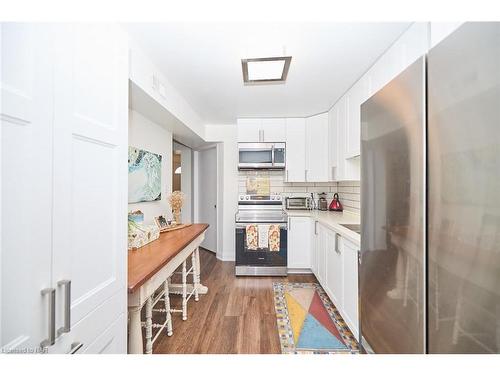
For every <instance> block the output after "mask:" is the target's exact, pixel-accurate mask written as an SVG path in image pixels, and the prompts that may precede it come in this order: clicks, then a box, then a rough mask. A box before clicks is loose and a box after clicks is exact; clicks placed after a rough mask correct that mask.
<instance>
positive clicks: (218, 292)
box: [153, 250, 316, 354]
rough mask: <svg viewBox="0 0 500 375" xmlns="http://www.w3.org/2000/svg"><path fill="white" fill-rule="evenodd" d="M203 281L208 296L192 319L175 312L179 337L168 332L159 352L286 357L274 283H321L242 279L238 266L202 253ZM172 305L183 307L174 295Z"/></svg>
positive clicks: (191, 310) (192, 306)
mask: <svg viewBox="0 0 500 375" xmlns="http://www.w3.org/2000/svg"><path fill="white" fill-rule="evenodd" d="M200 260H201V281H202V283H203V284H204V285H206V286H208V294H207V295H202V296H200V300H199V301H198V302H195V301H194V299H192V300H190V301H189V304H188V320H187V321H182V319H181V316H180V314H178V313H177V314H174V316H173V326H174V334H173V336H171V337H168V336H167V335H166V334H164V333H162V334H161V336H160V337H159V338H158V340H157V341H156V342H155V344H154V348H153V352H154V353H157V354H160V353H164V354H166V353H262V354H267V353H270V354H273V353H281V350H280V343H279V338H278V331H277V326H276V315H275V312H274V301H273V289H272V283H273V281H284V280H288V281H292V282H316V278H315V277H314V276H313V275H291V276H288V277H241V276H239V277H236V276H235V275H234V262H221V261H219V260H217V259H216V257H215V255H214V254H213V253H211V252H209V251H206V250H200ZM171 300H172V304H173V305H172V307H173V308H177V307H179V306H180V298H179V297H177V296H173V297H172V298H171Z"/></svg>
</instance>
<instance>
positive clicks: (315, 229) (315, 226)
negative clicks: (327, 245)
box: [314, 221, 318, 234]
mask: <svg viewBox="0 0 500 375" xmlns="http://www.w3.org/2000/svg"><path fill="white" fill-rule="evenodd" d="M314 234H318V222H317V221H315V222H314Z"/></svg>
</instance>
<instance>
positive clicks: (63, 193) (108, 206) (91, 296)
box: [0, 24, 128, 353]
mask: <svg viewBox="0 0 500 375" xmlns="http://www.w3.org/2000/svg"><path fill="white" fill-rule="evenodd" d="M2 58H3V61H2V62H3V66H2V116H1V117H2V181H4V183H3V190H2V202H3V203H4V205H3V206H2V217H8V218H9V221H8V222H7V221H3V222H2V233H3V236H2V254H1V259H2V268H3V270H7V272H5V273H4V272H2V275H1V277H2V279H1V287H2V290H1V294H0V298H1V300H0V306H1V322H2V325H1V326H0V329H1V331H2V332H1V333H2V334H1V342H0V346H1V347H2V348H4V349H8V350H15V349H16V348H25V349H33V350H36V349H37V348H39V347H40V346H41V341H42V340H44V339H47V338H48V337H49V333H53V335H54V337H55V340H54V341H55V342H54V344H48V345H47V351H48V352H49V353H67V352H69V351H70V350H71V347H72V345H73V344H75V343H77V342H79V343H81V344H83V345H82V348H81V349H82V351H83V348H84V347H85V346H87V345H89V344H90V343H91V342H93V341H95V340H96V338H97V337H98V336H99V335H100V334H102V333H103V332H104V331H105V330H106V329H107V328H108V327H109V325H111V324H112V323H113V322H114V321H116V320H117V319H118V317H119V315H120V313H121V314H123V313H125V307H126V300H125V299H126V256H127V243H126V241H127V240H126V238H127V229H126V224H125V223H126V220H127V149H128V138H127V132H128V118H127V116H128V44H127V38H126V35H125V34H124V32H123V31H122V30H120V29H119V28H118V27H116V26H114V25H109V24H91V25H85V24H58V25H36V26H33V25H29V24H12V25H6V24H3V25H2ZM19 171H23V173H20V172H19ZM10 181H11V182H10ZM25 189H29V191H27V190H25ZM6 194H7V195H6ZM18 215H19V218H18V219H16V217H18ZM20 223H22V225H21V224H20ZM27 228H29V230H28V232H26V229H27ZM21 229H22V231H23V232H22V233H21V232H20V230H21ZM27 260H28V261H27ZM65 281H71V286H70V287H69V284H67V283H65ZM65 285H66V286H65ZM67 288H68V289H67ZM69 288H70V289H69ZM44 289H45V290H47V291H49V290H50V292H49V293H43V294H42V293H41V291H42V290H44ZM66 290H70V291H71V293H70V295H71V297H70V299H67V297H68V294H66ZM50 296H53V298H52V301H54V303H53V304H52V306H53V309H52V311H53V312H54V313H53V315H50V316H49V311H50V309H49V306H50V305H49V303H50V298H49V297H50ZM104 306H109V307H107V308H104ZM66 312H69V313H70V314H71V318H70V326H69V327H65V323H66V321H65V320H64V318H63V317H64V315H65V313H66ZM49 318H51V319H54V321H55V325H51V324H50V321H51V319H49ZM68 323H69V322H68ZM117 324H120V326H121V327H120V329H121V331H123V332H126V320H125V319H122V320H121V323H117ZM103 325H104V326H103ZM52 327H53V329H52ZM82 327H85V328H82ZM99 327H100V328H99ZM64 328H70V330H69V331H68V330H67V329H66V330H65V329H64ZM116 343H117V346H116V347H117V348H120V352H121V353H125V349H126V340H125V338H124V335H123V334H121V335H120V336H117V337H116Z"/></svg>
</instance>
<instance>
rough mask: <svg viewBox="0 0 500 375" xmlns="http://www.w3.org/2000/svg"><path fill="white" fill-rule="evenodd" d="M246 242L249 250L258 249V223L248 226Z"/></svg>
mask: <svg viewBox="0 0 500 375" xmlns="http://www.w3.org/2000/svg"><path fill="white" fill-rule="evenodd" d="M245 232H246V237H247V239H246V242H247V249H248V250H257V247H258V243H257V225H256V224H249V225H247V227H246V231H245Z"/></svg>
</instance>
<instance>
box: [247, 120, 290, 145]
mask: <svg viewBox="0 0 500 375" xmlns="http://www.w3.org/2000/svg"><path fill="white" fill-rule="evenodd" d="M285 140H286V121H285V119H284V118H270V119H256V118H247V119H238V142H285Z"/></svg>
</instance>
